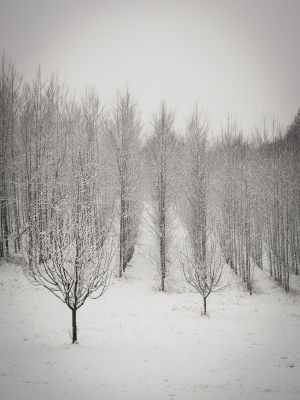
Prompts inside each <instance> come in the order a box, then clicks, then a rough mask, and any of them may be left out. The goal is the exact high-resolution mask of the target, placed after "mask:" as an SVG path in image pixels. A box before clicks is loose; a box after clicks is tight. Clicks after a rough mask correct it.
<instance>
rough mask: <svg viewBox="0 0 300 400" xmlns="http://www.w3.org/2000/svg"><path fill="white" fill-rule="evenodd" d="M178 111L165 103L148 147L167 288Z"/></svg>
mask: <svg viewBox="0 0 300 400" xmlns="http://www.w3.org/2000/svg"><path fill="white" fill-rule="evenodd" d="M173 124H174V114H173V112H171V111H169V110H168V109H167V107H166V105H165V103H162V104H161V106H160V110H159V112H158V113H157V114H156V115H155V116H154V119H153V135H152V136H151V137H150V138H149V139H148V142H147V143H146V147H145V158H146V163H147V170H148V174H147V185H148V188H149V190H150V194H151V201H152V209H153V212H152V214H151V219H152V230H153V232H154V234H155V237H156V239H157V241H158V246H159V274H160V289H161V290H162V291H164V290H165V278H166V276H167V272H168V268H167V264H168V261H169V260H170V255H169V250H170V245H171V237H172V235H171V223H172V219H173V217H174V213H172V206H173V205H174V204H175V188H176V183H177V182H176V175H177V171H178V167H179V165H178V164H177V165H176V163H175V158H174V155H175V154H176V149H177V147H178V140H177V138H176V136H175V134H174V128H173Z"/></svg>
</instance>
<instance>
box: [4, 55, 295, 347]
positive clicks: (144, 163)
mask: <svg viewBox="0 0 300 400" xmlns="http://www.w3.org/2000/svg"><path fill="white" fill-rule="evenodd" d="M0 130H1V142H0V202H1V204H0V257H9V256H10V254H13V253H20V251H21V250H22V251H23V254H24V260H25V261H26V262H25V265H26V267H25V271H26V273H27V276H28V277H29V279H31V280H32V281H33V282H35V283H38V284H42V285H43V286H45V287H46V288H47V289H49V290H50V291H51V292H52V293H54V294H55V295H57V296H58V297H59V298H60V299H61V300H62V301H64V302H65V303H66V304H67V305H68V307H69V308H70V309H71V310H72V316H73V341H76V340H77V325H76V310H77V309H78V308H79V307H81V306H82V305H83V303H84V301H85V299H86V298H87V297H88V296H92V295H93V296H96V297H97V296H98V295H99V294H100V295H101V294H102V293H103V291H104V290H105V288H106V286H107V284H108V281H109V276H110V271H111V269H110V265H111V261H112V259H113V256H114V254H116V251H118V254H119V257H118V261H117V262H116V264H117V265H118V276H119V277H122V275H123V273H124V272H125V270H126V267H127V265H128V263H129V262H130V260H131V258H132V256H133V253H134V249H135V245H136V242H137V236H138V228H139V223H140V218H141V213H142V208H143V200H144V199H147V200H148V201H149V202H150V203H151V207H152V213H151V218H152V226H153V232H154V234H155V237H156V239H157V248H158V250H159V262H158V270H159V274H160V289H161V290H162V291H164V290H166V278H167V277H168V274H169V269H170V265H171V263H172V255H171V248H172V239H173V237H174V224H173V221H174V216H176V215H177V216H179V217H180V220H181V223H182V225H183V228H184V230H185V233H186V243H184V248H183V249H181V251H180V254H179V256H178V258H179V259H180V262H179V264H180V265H181V267H182V268H183V272H184V275H185V278H186V280H187V281H188V282H189V284H190V285H191V286H192V287H193V288H194V289H195V290H197V291H199V292H200V293H201V295H202V296H203V299H204V304H205V308H206V298H207V296H208V295H209V294H210V293H211V292H213V291H215V290H219V289H220V287H222V284H221V274H222V268H223V264H224V263H223V262H222V257H223V259H224V260H225V261H226V263H227V264H228V265H229V266H230V268H231V269H232V271H234V273H236V274H237V275H239V276H240V277H241V279H242V280H243V281H244V282H245V284H246V288H247V290H248V291H249V292H250V293H252V291H253V271H254V268H255V266H257V267H259V268H269V271H270V274H271V275H272V276H273V277H274V279H275V280H276V281H277V282H278V283H279V284H280V285H282V286H283V287H284V288H285V290H286V291H288V290H289V274H290V273H295V274H298V273H299V263H300V253H299V248H300V246H299V226H300V212H299V211H300V209H299V207H300V206H299V205H300V185H299V176H300V174H299V172H300V170H299V169H300V166H299V155H298V153H299V149H300V143H299V137H300V113H299V112H298V114H297V116H296V118H295V121H294V122H293V123H292V124H291V126H289V127H288V128H287V129H286V130H284V129H282V128H281V127H280V126H279V125H278V124H275V123H273V124H272V125H271V131H270V129H269V130H268V129H267V123H266V121H264V123H263V124H262V126H261V127H257V128H256V129H255V132H254V134H253V135H252V136H251V138H248V139H245V138H244V137H243V135H242V133H241V131H240V130H239V129H238V126H237V124H236V123H234V122H233V121H232V120H231V119H228V121H227V124H226V125H225V126H224V127H223V128H222V132H221V135H220V139H219V140H218V141H214V142H213V141H212V140H209V131H210V127H209V122H208V119H207V118H206V116H205V115H203V114H202V113H201V112H199V110H198V109H197V107H195V109H194V111H193V112H192V114H191V116H190V118H189V119H188V121H187V126H186V131H185V132H184V135H182V136H180V135H177V134H176V132H175V127H174V113H173V112H172V111H171V110H170V109H168V107H167V106H166V104H165V103H162V104H161V106H160V108H159V111H158V113H157V114H155V115H154V117H153V121H152V132H151V135H149V137H148V138H145V137H143V138H142V125H141V119H140V114H139V111H138V109H137V105H136V103H135V102H134V101H133V99H132V97H131V95H130V93H129V92H128V90H127V91H125V92H124V93H123V94H121V95H120V94H119V95H117V97H116V100H115V104H114V105H113V106H112V108H111V109H110V110H107V109H106V108H105V107H104V106H102V105H101V103H100V101H99V99H98V97H97V95H96V93H95V92H93V91H92V90H89V91H87V93H86V95H85V96H84V97H83V98H81V99H80V100H76V99H75V98H73V97H72V96H71V95H70V94H69V93H68V91H67V89H66V88H65V87H64V86H63V85H61V84H60V83H59V81H58V79H57V78H56V77H54V76H52V77H50V78H47V79H45V78H44V77H43V76H42V73H41V70H40V69H38V70H37V73H36V75H35V76H34V78H33V79H32V80H31V81H30V82H24V81H22V79H21V77H20V76H19V74H18V73H17V72H16V69H15V67H14V65H13V64H12V63H11V62H10V61H9V60H8V59H7V58H6V57H5V56H2V58H1V69H0ZM142 139H144V140H143V141H142ZM117 237H118V240H116V238H117ZM115 243H116V244H115ZM12 244H13V246H12ZM116 249H118V250H116Z"/></svg>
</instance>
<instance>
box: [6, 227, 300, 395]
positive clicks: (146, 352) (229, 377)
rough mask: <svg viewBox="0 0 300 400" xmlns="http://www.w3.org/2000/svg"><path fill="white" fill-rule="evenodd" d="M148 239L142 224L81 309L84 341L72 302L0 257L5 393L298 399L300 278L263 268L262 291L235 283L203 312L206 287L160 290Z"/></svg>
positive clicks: (217, 296) (79, 320)
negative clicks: (109, 281)
mask: <svg viewBox="0 0 300 400" xmlns="http://www.w3.org/2000/svg"><path fill="white" fill-rule="evenodd" d="M148 241H150V238H146V236H145V232H144V233H143V232H142V235H141V240H140V241H139V245H138V249H137V251H136V253H135V256H134V259H133V262H132V264H133V265H132V266H130V267H128V271H127V272H126V277H125V278H123V279H122V280H118V279H116V280H115V281H114V284H113V286H111V287H110V288H109V289H108V291H107V293H106V294H105V295H104V297H102V298H100V299H99V300H95V301H92V300H88V301H87V302H86V304H85V305H84V306H83V308H82V309H80V310H79V313H78V324H79V342H80V344H78V345H71V344H70V337H69V331H70V328H71V315H70V310H69V309H68V308H67V307H66V306H65V305H64V304H63V303H60V302H59V300H58V299H56V298H55V297H54V296H53V295H52V294H51V293H49V292H47V291H46V290H45V289H43V288H39V287H34V286H32V285H31V284H30V283H28V282H27V281H26V279H25V278H24V276H23V275H22V271H21V269H20V267H18V266H16V265H13V264H4V265H1V266H0V399H1V400H19V399H20V400H25V399H28V400H55V399H57V400H63V399H66V400H69V399H72V400H79V399H80V400H82V398H92V399H103V400H119V399H120V400H121V399H122V400H129V399H130V400H142V399H145V400H146V399H147V400H163V399H178V400H192V399H195V400H199V399H201V398H205V399H206V400H211V399H222V400H226V399H228V400H229V399H230V400H233V399H254V398H255V399H270V400H277V399H278V400H282V399H285V400H289V399H291V400H297V399H299V398H300V346H299V337H300V295H299V292H297V290H296V289H297V287H299V281H297V280H295V282H293V283H294V284H295V289H294V290H293V291H292V293H291V294H288V295H286V294H284V293H283V292H282V290H281V289H280V288H278V287H276V285H275V284H274V283H273V282H272V281H270V280H269V279H268V277H267V274H265V273H264V272H262V273H260V272H257V274H256V276H257V278H259V285H257V293H256V294H255V295H254V296H252V297H250V296H249V295H248V294H246V293H244V291H243V290H242V288H241V287H238V286H233V287H231V288H229V289H227V290H226V291H225V292H223V293H218V294H215V295H212V296H211V297H210V298H209V299H208V312H209V314H210V316H209V317H203V316H201V310H202V304H201V298H199V295H196V294H192V293H176V292H175V291H171V292H170V293H161V292H158V291H157V290H156V283H155V270H154V267H153V265H152V264H151V262H150V261H149V256H150V255H149V248H151V246H149V244H148ZM145 254H146V258H145V257H144V255H145ZM259 274H260V275H261V276H258V275H259ZM173 284H174V282H173Z"/></svg>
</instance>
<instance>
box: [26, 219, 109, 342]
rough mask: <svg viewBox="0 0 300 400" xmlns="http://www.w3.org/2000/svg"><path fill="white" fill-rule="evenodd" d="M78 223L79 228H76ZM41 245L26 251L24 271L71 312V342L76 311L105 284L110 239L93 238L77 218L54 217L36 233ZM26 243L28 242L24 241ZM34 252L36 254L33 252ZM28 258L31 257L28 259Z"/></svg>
mask: <svg viewBox="0 0 300 400" xmlns="http://www.w3.org/2000/svg"><path fill="white" fill-rule="evenodd" d="M79 226H80V229H78V228H79ZM39 236H40V242H41V241H42V243H43V246H42V255H41V248H40V247H36V248H34V249H33V250H31V251H30V252H29V251H26V246H24V250H25V257H24V261H25V263H24V272H25V275H26V276H27V278H28V279H29V281H30V282H32V283H33V284H35V285H41V286H43V287H44V288H46V289H47V290H49V291H50V292H51V293H53V294H54V295H55V296H56V297H57V298H59V299H60V300H61V301H62V302H64V303H65V304H66V305H67V306H68V307H69V308H70V310H71V311H72V343H75V342H77V319H76V314H77V310H78V309H79V308H80V307H81V306H83V304H84V302H85V300H86V299H87V298H88V297H91V298H94V299H95V298H99V297H100V296H102V295H103V293H104V291H105V289H106V288H107V286H108V283H109V278H110V275H111V272H110V264H111V260H112V256H113V246H112V241H111V240H110V239H106V240H105V241H104V243H103V238H102V237H101V236H100V237H98V238H97V240H95V232H94V230H93V227H92V226H91V225H88V224H85V223H84V221H83V220H82V219H81V218H80V217H79V219H77V220H76V221H74V220H72V217H71V216H70V215H68V216H67V217H65V216H63V215H62V213H59V215H58V216H56V217H55V219H54V220H53V221H52V222H51V223H50V224H49V228H48V230H47V231H46V232H39ZM27 245H28V242H27ZM35 251H37V252H38V254H39V257H37V256H36V255H35ZM29 257H32V258H31V259H30V258H29Z"/></svg>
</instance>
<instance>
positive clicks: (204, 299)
mask: <svg viewBox="0 0 300 400" xmlns="http://www.w3.org/2000/svg"><path fill="white" fill-rule="evenodd" d="M203 309H204V315H206V297H203Z"/></svg>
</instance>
